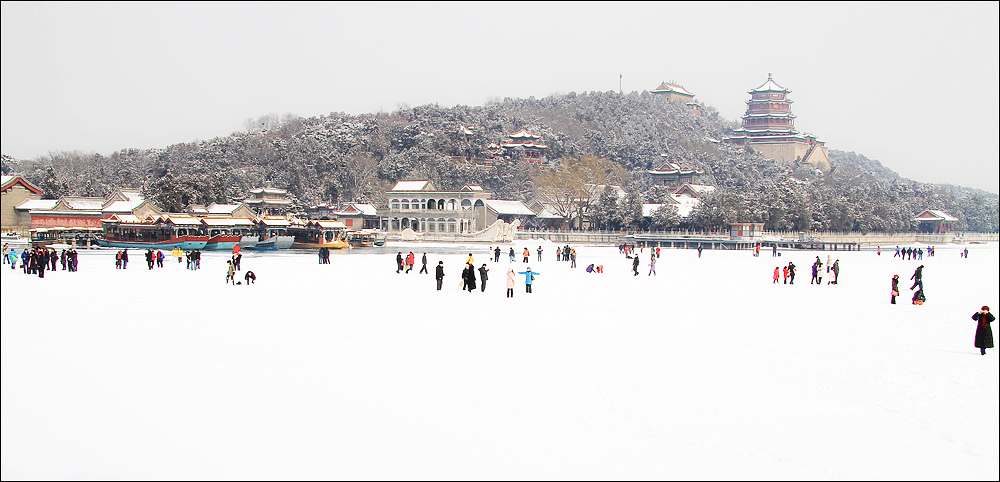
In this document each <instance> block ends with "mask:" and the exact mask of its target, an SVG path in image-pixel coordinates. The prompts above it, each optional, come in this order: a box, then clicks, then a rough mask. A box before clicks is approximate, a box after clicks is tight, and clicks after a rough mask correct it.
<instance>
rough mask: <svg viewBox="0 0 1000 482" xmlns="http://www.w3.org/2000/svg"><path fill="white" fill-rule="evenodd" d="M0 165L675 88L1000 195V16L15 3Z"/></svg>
mask: <svg viewBox="0 0 1000 482" xmlns="http://www.w3.org/2000/svg"><path fill="white" fill-rule="evenodd" d="M0 6H2V16H0V19H2V29H0V34H2V42H0V48H2V57H0V72H2V99H0V113H2V140H0V142H2V147H0V148H2V151H3V153H4V154H7V155H12V156H14V157H17V158H22V159H30V158H34V157H36V156H39V155H44V154H47V153H49V152H52V151H69V150H81V151H93V152H99V153H102V154H110V153H111V152H113V151H115V150H118V149H121V148H127V147H135V148H150V147H166V146H168V145H171V144H175V143H180V142H190V141H193V140H196V139H211V138H213V137H217V136H225V135H228V134H230V133H232V132H234V131H237V130H241V129H242V128H243V121H244V120H245V119H246V118H248V117H258V116H260V115H262V114H267V113H272V112H273V113H278V114H285V113H294V114H297V115H299V116H302V117H310V116H315V115H320V114H327V113H330V112H347V113H350V114H360V113H366V112H375V111H378V110H387V111H391V110H393V109H395V108H396V107H397V106H398V105H399V104H403V103H405V104H408V105H410V106H416V105H420V104H426V103H435V102H436V103H438V104H440V105H442V106H453V105H456V104H465V105H482V104H483V103H485V102H486V100H487V99H489V98H491V97H498V98H503V97H529V96H534V97H537V98H540V97H545V96H547V95H550V94H554V93H566V92H570V91H575V92H585V91H608V90H617V89H618V82H619V79H618V74H619V72H621V73H622V74H623V75H624V79H623V88H624V90H625V91H626V92H629V91H639V90H649V89H652V88H655V87H656V86H657V85H658V84H659V83H660V82H661V81H663V80H676V81H677V82H680V83H682V84H683V85H684V86H685V87H687V89H688V90H690V91H692V92H694V93H695V94H696V95H697V99H698V100H700V101H702V102H704V103H706V104H708V105H711V106H714V107H715V108H717V109H718V110H719V112H720V113H721V114H722V115H723V116H725V117H727V118H729V119H733V120H736V119H738V118H739V117H740V116H742V115H743V113H744V110H745V107H746V105H745V103H744V102H745V101H746V100H747V98H748V95H747V93H746V91H747V90H749V89H751V88H753V87H756V86H757V85H760V84H761V83H763V82H764V81H765V80H766V79H767V74H768V72H773V73H774V79H775V80H776V81H777V82H778V83H780V84H781V85H783V86H785V87H787V88H789V89H791V90H792V94H791V95H790V98H791V99H793V100H794V101H795V103H794V104H793V105H792V109H793V112H794V113H795V114H796V115H797V116H798V118H797V119H796V127H797V128H799V130H802V131H805V132H810V133H813V134H815V135H817V136H819V138H820V139H823V140H825V141H826V142H827V145H828V146H829V147H830V148H832V149H841V150H847V151H856V152H859V153H862V154H865V155H867V156H868V157H871V158H875V159H878V160H879V161H881V162H882V163H883V164H884V165H886V166H888V167H889V168H891V169H893V170H895V171H896V172H898V173H900V174H901V175H903V176H905V177H909V178H912V179H915V180H918V181H924V182H941V183H953V184H960V185H964V186H969V187H977V188H981V189H986V190H989V191H991V192H994V193H996V192H1000V186H998V182H1000V181H998V179H1000V174H998V173H1000V171H998V155H997V146H998V144H1000V142H998V141H1000V139H998V132H1000V125H998V117H1000V115H998V105H1000V98H998V91H1000V86H998V81H997V74H998V58H1000V53H998V43H1000V41H998V38H1000V31H998V17H1000V12H998V3H997V2H981V3H951V2H941V3H937V2H934V3H896V2H891V3H765V2H747V3H710V2H709V3H702V2H696V3H680V4H678V3H667V2H656V3H592V2H580V3H576V2H559V3H537V2H530V3H511V2H501V3H467V2H459V3H421V4H412V3H359V2H343V3H340V2H338V3H287V2H283V3H241V2H226V3H50V2H3V3H2V4H0Z"/></svg>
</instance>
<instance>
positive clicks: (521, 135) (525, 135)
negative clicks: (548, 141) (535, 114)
mask: <svg viewBox="0 0 1000 482" xmlns="http://www.w3.org/2000/svg"><path fill="white" fill-rule="evenodd" d="M507 137H510V138H513V139H541V138H542V136H540V135H538V134H535V133H533V132H528V130H527V129H521V130H519V131H517V132H515V133H513V134H511V135H509V136H507Z"/></svg>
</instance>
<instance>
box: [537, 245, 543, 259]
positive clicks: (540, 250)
mask: <svg viewBox="0 0 1000 482" xmlns="http://www.w3.org/2000/svg"><path fill="white" fill-rule="evenodd" d="M537 251H538V262H539V263H541V262H542V247H541V246H539V247H538V250H537Z"/></svg>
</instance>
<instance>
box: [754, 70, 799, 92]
mask: <svg viewBox="0 0 1000 482" xmlns="http://www.w3.org/2000/svg"><path fill="white" fill-rule="evenodd" d="M754 92H784V93H786V94H787V93H789V92H791V91H790V90H788V89H786V88H784V87H782V86H780V85H778V83H777V82H775V81H774V79H773V78H771V74H770V73H768V74H767V82H764V83H763V84H760V86H759V87H757V88H756V89H753V90H750V91H748V92H747V93H749V94H752V93H754Z"/></svg>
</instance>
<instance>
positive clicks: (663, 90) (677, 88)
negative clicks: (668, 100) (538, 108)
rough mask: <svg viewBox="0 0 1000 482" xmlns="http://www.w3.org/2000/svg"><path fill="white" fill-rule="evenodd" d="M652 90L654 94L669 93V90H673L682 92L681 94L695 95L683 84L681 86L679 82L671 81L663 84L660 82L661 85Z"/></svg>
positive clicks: (676, 92)
mask: <svg viewBox="0 0 1000 482" xmlns="http://www.w3.org/2000/svg"><path fill="white" fill-rule="evenodd" d="M650 92H652V93H654V94H666V93H669V92H673V93H675V94H680V95H686V96H691V97H694V94H692V93H691V92H688V90H687V89H685V88H684V87H681V86H679V85H677V84H672V83H670V82H663V83H662V84H660V86H659V87H657V88H655V89H653V90H651V91H650Z"/></svg>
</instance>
